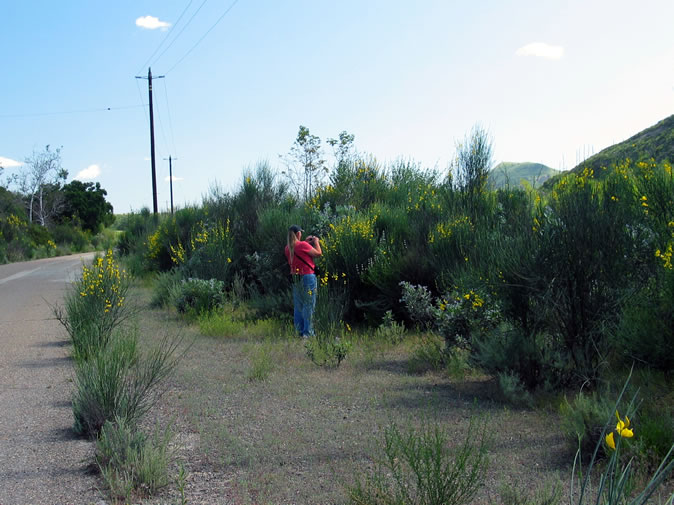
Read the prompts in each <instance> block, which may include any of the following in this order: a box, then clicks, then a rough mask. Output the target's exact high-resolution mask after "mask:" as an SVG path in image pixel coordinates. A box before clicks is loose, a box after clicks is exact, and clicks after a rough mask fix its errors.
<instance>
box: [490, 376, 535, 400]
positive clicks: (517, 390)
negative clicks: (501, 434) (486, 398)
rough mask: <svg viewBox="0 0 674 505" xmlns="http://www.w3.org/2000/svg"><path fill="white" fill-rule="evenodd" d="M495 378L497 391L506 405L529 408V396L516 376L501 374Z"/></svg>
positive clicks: (530, 398)
mask: <svg viewBox="0 0 674 505" xmlns="http://www.w3.org/2000/svg"><path fill="white" fill-rule="evenodd" d="M497 377H498V385H499V389H500V390H501V393H502V394H503V397H504V398H505V399H506V401H507V402H508V403H511V404H513V405H515V406H518V407H531V406H532V405H533V399H532V397H531V394H530V393H529V391H527V390H526V388H525V387H524V385H523V384H522V382H521V381H520V379H519V377H517V375H515V374H514V373H513V372H501V373H499V374H498V376H497Z"/></svg>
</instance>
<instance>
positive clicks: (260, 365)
mask: <svg viewBox="0 0 674 505" xmlns="http://www.w3.org/2000/svg"><path fill="white" fill-rule="evenodd" d="M272 350H273V349H272V347H271V345H270V344H268V343H262V344H259V345H256V346H255V347H253V350H252V352H251V357H250V368H249V369H248V379H249V380H251V381H265V380H267V378H268V377H269V374H270V373H271V371H272V370H273V369H274V356H273V353H272Z"/></svg>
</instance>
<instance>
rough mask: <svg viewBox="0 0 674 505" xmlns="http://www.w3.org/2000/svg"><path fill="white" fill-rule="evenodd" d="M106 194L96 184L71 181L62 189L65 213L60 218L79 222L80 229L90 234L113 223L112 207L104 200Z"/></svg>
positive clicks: (99, 185) (98, 184)
mask: <svg viewBox="0 0 674 505" xmlns="http://www.w3.org/2000/svg"><path fill="white" fill-rule="evenodd" d="M107 194H108V192H107V191H105V190H104V189H103V188H101V184H100V183H99V182H97V183H96V184H94V183H93V182H81V181H72V182H71V183H70V184H66V185H65V186H64V187H63V196H64V201H65V209H64V210H65V211H64V212H63V213H62V216H67V217H70V218H71V219H76V220H79V222H80V223H81V225H82V228H83V229H85V230H90V231H91V232H92V233H96V232H98V230H99V229H100V228H101V226H102V225H103V226H108V225H110V224H112V222H113V221H114V215H113V209H112V205H111V204H110V203H109V202H107V201H106V200H105V197H106V195H107Z"/></svg>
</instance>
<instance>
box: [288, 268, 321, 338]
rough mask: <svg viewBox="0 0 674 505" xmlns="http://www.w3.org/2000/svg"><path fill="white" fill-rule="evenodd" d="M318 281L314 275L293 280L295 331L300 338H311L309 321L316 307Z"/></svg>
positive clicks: (311, 328) (312, 331) (312, 334)
mask: <svg viewBox="0 0 674 505" xmlns="http://www.w3.org/2000/svg"><path fill="white" fill-rule="evenodd" d="M317 288H318V281H317V280H316V276H315V275H314V274H306V275H299V276H295V277H294V279H293V304H294V306H295V313H294V319H295V329H296V330H297V332H298V333H299V334H300V336H302V337H313V336H314V328H313V326H312V324H311V319H312V317H313V315H314V308H315V307H316V291H317Z"/></svg>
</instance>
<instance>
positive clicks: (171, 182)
mask: <svg viewBox="0 0 674 505" xmlns="http://www.w3.org/2000/svg"><path fill="white" fill-rule="evenodd" d="M175 159H176V160H177V159H178V158H175ZM164 160H166V158H164ZM168 162H169V187H170V188H171V214H173V165H172V164H171V155H170V154H169V157H168Z"/></svg>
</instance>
